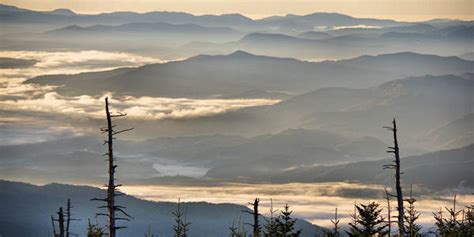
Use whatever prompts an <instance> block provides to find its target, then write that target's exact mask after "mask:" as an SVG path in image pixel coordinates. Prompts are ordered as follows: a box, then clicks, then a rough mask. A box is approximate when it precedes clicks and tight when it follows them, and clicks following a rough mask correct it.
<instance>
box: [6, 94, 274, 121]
mask: <svg viewBox="0 0 474 237" xmlns="http://www.w3.org/2000/svg"><path fill="white" fill-rule="evenodd" d="M105 96H109V97H111V99H110V103H111V104H112V105H113V106H114V109H115V110H116V111H117V110H119V111H120V112H123V113H127V114H128V116H129V118H132V119H146V120H149V119H152V120H160V119H186V118H196V117H203V116H212V115H217V114H221V113H225V112H229V111H233V110H237V109H241V108H245V107H251V106H260V105H270V104H274V103H277V102H278V100H270V99H187V98H177V99H175V98H160V97H133V96H126V97H121V98H119V99H115V98H113V97H112V96H111V94H108V95H104V96H102V97H92V96H88V95H82V96H73V97H68V96H62V95H59V94H58V93H56V92H48V93H45V94H44V95H43V96H42V97H39V98H28V99H6V100H3V101H0V108H2V109H4V110H12V111H17V110H25V111H36V112H49V113H60V114H64V115H68V116H85V117H91V118H102V117H103V109H104V108H103V104H104V98H105Z"/></svg>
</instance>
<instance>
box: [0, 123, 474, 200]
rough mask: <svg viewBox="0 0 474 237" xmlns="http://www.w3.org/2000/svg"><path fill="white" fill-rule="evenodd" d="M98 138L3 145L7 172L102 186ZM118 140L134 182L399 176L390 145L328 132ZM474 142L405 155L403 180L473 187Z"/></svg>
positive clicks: (434, 187) (127, 176)
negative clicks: (391, 162)
mask: <svg viewBox="0 0 474 237" xmlns="http://www.w3.org/2000/svg"><path fill="white" fill-rule="evenodd" d="M402 141H403V140H402ZM100 144H101V143H100V141H99V140H98V139H97V138H90V137H78V138H71V139H61V140H60V141H56V140H54V141H50V142H41V143H37V144H29V145H12V146H2V147H0V148H1V149H0V151H1V153H2V154H4V157H3V159H2V161H1V163H0V164H1V166H2V169H0V171H1V177H2V178H4V179H17V180H18V176H17V174H18V173H21V174H23V177H25V178H24V179H23V181H26V182H28V181H31V180H35V181H36V182H45V183H47V182H51V181H53V180H62V181H64V182H75V183H95V184H100V183H101V182H102V180H103V177H102V175H100V174H104V173H106V167H105V166H104V165H103V161H102V160H101V159H100V158H98V157H101V154H102V153H103V147H102V146H101V145H100ZM116 144H117V152H118V153H117V154H118V157H119V159H120V167H118V172H119V173H120V177H121V180H123V181H124V182H125V183H133V184H165V183H168V184H169V183H174V184H200V185H208V184H213V183H222V182H227V181H231V182H238V181H241V182H277V183H287V182H310V183H311V182H340V181H351V182H361V183H376V184H386V185H389V184H390V182H391V181H392V175H393V174H392V173H391V172H389V171H383V169H382V168H383V165H384V164H386V163H389V159H388V156H387V155H385V148H386V146H387V145H386V144H384V143H382V142H380V141H379V140H377V139H375V138H370V137H362V138H358V139H354V140H352V139H347V138H344V137H341V136H338V135H335V134H331V133H327V132H322V131H313V130H301V129H300V130H288V131H285V132H282V133H280V134H276V135H268V136H259V137H255V138H250V139H248V138H243V137H237V136H224V135H214V136H195V137H177V138H158V139H153V140H148V141H143V142H130V141H121V140H118V141H117V143H116ZM473 148H474V146H473V145H469V146H466V147H461V148H456V149H451V150H446V151H439V152H433V153H426V154H423V155H418V156H408V155H406V153H404V155H403V157H405V158H403V159H402V163H403V171H404V172H405V175H404V182H406V184H415V185H419V186H423V187H425V188H428V189H429V190H431V193H432V192H434V191H442V190H445V189H451V188H456V187H458V186H459V187H467V188H474V180H472V175H470V173H471V171H472V169H473V168H474V161H473V159H472V155H473V154H474V150H473ZM405 150H406V149H405ZM439 167H443V169H441V170H440V169H439ZM440 174H442V175H440Z"/></svg>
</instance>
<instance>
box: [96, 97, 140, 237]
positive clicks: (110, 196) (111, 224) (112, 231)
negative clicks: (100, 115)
mask: <svg viewBox="0 0 474 237" xmlns="http://www.w3.org/2000/svg"><path fill="white" fill-rule="evenodd" d="M105 114H106V117H107V127H105V128H101V131H102V132H103V133H106V134H107V140H105V141H104V145H105V144H107V145H108V149H107V153H105V155H107V156H108V158H107V162H108V165H109V167H108V173H109V182H108V184H107V185H106V186H107V197H106V198H102V199H100V198H93V199H92V200H95V201H103V202H106V203H107V205H106V206H100V207H99V208H107V214H105V213H98V214H96V215H102V216H107V219H108V220H107V221H108V229H109V237H115V236H116V231H117V229H122V228H126V227H124V226H116V221H117V220H127V221H130V219H129V218H131V216H130V215H128V214H127V213H126V212H125V211H124V210H123V209H124V208H125V207H123V206H117V205H115V197H116V196H119V195H120V194H117V193H116V191H117V187H119V186H121V185H120V184H118V185H117V184H115V169H116V168H117V165H115V164H114V161H115V160H114V153H113V140H114V139H115V137H114V136H115V135H117V134H119V133H123V132H127V131H130V130H132V129H133V128H129V129H124V130H120V131H116V130H114V127H115V125H113V124H112V118H115V117H124V116H126V114H122V113H118V114H111V113H110V111H109V100H108V98H105ZM116 211H119V212H120V213H122V214H123V215H125V216H126V217H128V218H126V217H120V218H117V217H116Z"/></svg>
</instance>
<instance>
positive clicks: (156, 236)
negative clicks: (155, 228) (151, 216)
mask: <svg viewBox="0 0 474 237" xmlns="http://www.w3.org/2000/svg"><path fill="white" fill-rule="evenodd" d="M144 236H145V237H158V235H155V234H152V233H151V226H150V225H148V230H147V232H146V233H145V235H144Z"/></svg>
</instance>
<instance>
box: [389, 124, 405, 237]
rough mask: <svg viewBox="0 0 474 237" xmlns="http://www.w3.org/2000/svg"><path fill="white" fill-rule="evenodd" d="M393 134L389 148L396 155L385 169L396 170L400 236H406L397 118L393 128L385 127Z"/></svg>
mask: <svg viewBox="0 0 474 237" xmlns="http://www.w3.org/2000/svg"><path fill="white" fill-rule="evenodd" d="M384 128H386V129H388V130H389V131H392V133H393V147H388V149H389V150H388V151H387V152H388V153H393V154H394V158H395V159H394V160H393V162H392V164H387V165H384V169H394V170H395V190H396V192H397V194H396V195H395V197H396V198H397V204H398V205H397V211H398V215H397V219H398V235H399V236H405V233H406V231H405V225H404V213H405V211H404V209H403V192H402V186H401V181H400V175H401V172H400V147H399V145H398V137H397V136H398V134H397V133H398V129H397V122H396V121H395V118H394V119H393V121H392V127H384Z"/></svg>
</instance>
